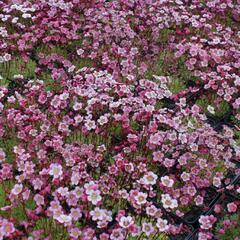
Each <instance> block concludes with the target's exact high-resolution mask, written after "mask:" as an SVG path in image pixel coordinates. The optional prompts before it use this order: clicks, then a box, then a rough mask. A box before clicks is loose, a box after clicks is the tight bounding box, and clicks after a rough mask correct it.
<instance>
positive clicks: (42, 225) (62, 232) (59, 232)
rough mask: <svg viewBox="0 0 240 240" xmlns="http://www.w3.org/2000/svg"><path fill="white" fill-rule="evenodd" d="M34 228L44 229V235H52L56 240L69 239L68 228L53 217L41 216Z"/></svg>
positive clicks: (51, 237)
mask: <svg viewBox="0 0 240 240" xmlns="http://www.w3.org/2000/svg"><path fill="white" fill-rule="evenodd" d="M34 230H44V233H43V237H44V238H46V237H50V239H54V240H67V239H69V236H68V232H67V230H66V229H65V228H64V227H63V226H62V225H59V224H57V223H56V222H55V221H54V220H53V219H49V218H41V219H40V220H38V221H37V222H36V226H35V228H34Z"/></svg>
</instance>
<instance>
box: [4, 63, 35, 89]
mask: <svg viewBox="0 0 240 240" xmlns="http://www.w3.org/2000/svg"><path fill="white" fill-rule="evenodd" d="M35 69H36V63H35V62H34V61H32V60H31V59H29V60H28V62H27V63H25V62H24V61H23V60H22V59H20V58H15V59H13V60H11V61H9V62H4V63H1V64H0V75H1V76H2V77H3V79H2V81H3V82H4V83H8V81H7V80H8V79H12V78H13V76H14V75H18V74H21V75H23V76H24V78H31V79H32V78H35V77H36V75H35ZM1 85H2V84H1Z"/></svg>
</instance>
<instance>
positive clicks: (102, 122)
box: [97, 116, 108, 126]
mask: <svg viewBox="0 0 240 240" xmlns="http://www.w3.org/2000/svg"><path fill="white" fill-rule="evenodd" d="M97 121H98V123H99V124H100V125H101V126H102V125H104V124H106V123H107V122H108V118H107V117H106V116H101V117H100V118H99V119H98V120H97Z"/></svg>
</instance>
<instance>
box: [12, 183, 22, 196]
mask: <svg viewBox="0 0 240 240" xmlns="http://www.w3.org/2000/svg"><path fill="white" fill-rule="evenodd" d="M22 189H23V185H22V184H15V185H14V187H13V189H12V191H11V193H12V194H13V195H18V194H19V193H21V192H22Z"/></svg>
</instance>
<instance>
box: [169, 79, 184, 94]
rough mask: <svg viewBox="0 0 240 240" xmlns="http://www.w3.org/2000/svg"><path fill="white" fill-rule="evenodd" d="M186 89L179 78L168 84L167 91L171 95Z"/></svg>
mask: <svg viewBox="0 0 240 240" xmlns="http://www.w3.org/2000/svg"><path fill="white" fill-rule="evenodd" d="M185 88H186V86H185V84H184V81H182V79H180V78H173V79H171V82H170V83H169V90H170V91H171V92H172V93H179V92H181V91H182V90H184V89H185Z"/></svg>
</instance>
